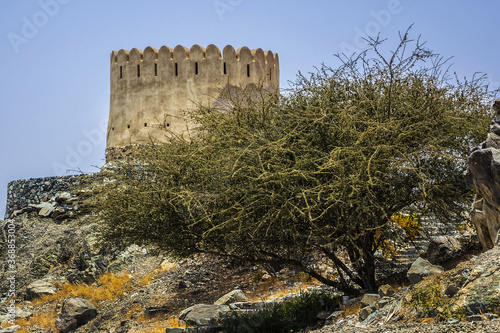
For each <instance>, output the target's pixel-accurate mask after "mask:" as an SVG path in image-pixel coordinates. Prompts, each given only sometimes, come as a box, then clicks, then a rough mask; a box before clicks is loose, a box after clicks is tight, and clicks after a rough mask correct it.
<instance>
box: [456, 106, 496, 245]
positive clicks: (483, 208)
mask: <svg viewBox="0 0 500 333" xmlns="http://www.w3.org/2000/svg"><path fill="white" fill-rule="evenodd" d="M493 109H494V110H495V112H496V113H497V115H496V117H495V119H494V120H493V121H492V123H491V126H490V133H489V134H488V137H487V139H486V141H485V142H483V143H482V144H481V145H480V146H479V147H478V148H477V149H476V150H475V151H474V152H472V154H471V155H470V156H469V160H468V166H469V168H468V171H467V173H466V176H465V179H466V182H467V185H468V186H469V187H470V188H472V189H473V190H474V192H475V193H476V199H475V200H474V204H473V207H472V214H471V219H472V222H473V223H474V225H475V227H476V229H477V234H478V237H479V240H480V241H481V243H482V245H483V247H484V248H485V249H491V248H492V247H493V246H495V244H496V243H497V242H498V237H497V236H498V230H499V229H500V100H497V101H495V104H494V105H493Z"/></svg>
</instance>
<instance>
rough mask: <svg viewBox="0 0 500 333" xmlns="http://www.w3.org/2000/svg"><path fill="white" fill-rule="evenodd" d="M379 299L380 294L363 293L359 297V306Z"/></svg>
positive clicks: (364, 305)
mask: <svg viewBox="0 0 500 333" xmlns="http://www.w3.org/2000/svg"><path fill="white" fill-rule="evenodd" d="M378 301H380V296H379V295H378V294H365V295H363V298H362V299H361V307H362V308H364V307H366V306H368V305H369V304H370V303H376V302H378Z"/></svg>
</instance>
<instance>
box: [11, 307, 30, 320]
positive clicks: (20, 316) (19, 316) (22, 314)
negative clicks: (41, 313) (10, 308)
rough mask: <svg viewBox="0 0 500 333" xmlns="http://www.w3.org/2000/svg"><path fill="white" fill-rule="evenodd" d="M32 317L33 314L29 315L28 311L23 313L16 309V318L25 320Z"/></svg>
mask: <svg viewBox="0 0 500 333" xmlns="http://www.w3.org/2000/svg"><path fill="white" fill-rule="evenodd" d="M32 315H33V313H31V312H29V311H24V310H23V309H21V308H17V307H16V312H15V316H16V318H20V319H26V318H29V317H31V316H32Z"/></svg>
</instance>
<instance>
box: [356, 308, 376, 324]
mask: <svg viewBox="0 0 500 333" xmlns="http://www.w3.org/2000/svg"><path fill="white" fill-rule="evenodd" d="M372 312H373V309H372V308H371V307H369V306H365V307H364V308H362V309H361V310H359V320H360V321H363V320H365V319H366V318H368V316H369V315H370V314H371V313H372Z"/></svg>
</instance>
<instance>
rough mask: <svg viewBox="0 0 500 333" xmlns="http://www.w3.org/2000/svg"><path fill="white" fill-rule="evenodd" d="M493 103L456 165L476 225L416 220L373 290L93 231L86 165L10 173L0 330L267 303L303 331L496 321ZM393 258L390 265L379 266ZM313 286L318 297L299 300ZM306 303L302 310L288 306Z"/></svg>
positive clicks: (443, 327)
mask: <svg viewBox="0 0 500 333" xmlns="http://www.w3.org/2000/svg"><path fill="white" fill-rule="evenodd" d="M495 109H496V110H497V112H499V116H498V117H497V118H495V120H494V121H493V122H492V126H491V133H490V134H489V136H488V138H487V140H486V141H485V142H484V143H483V144H482V145H481V147H478V148H477V149H476V150H475V151H474V152H473V153H472V155H471V157H470V159H469V166H470V167H469V172H468V174H467V176H466V178H467V182H468V184H469V185H470V186H471V188H473V189H474V191H475V192H476V193H477V197H476V200H475V203H474V207H473V208H474V209H473V212H472V214H471V216H472V222H473V224H474V226H475V227H476V229H477V235H476V231H475V229H471V228H468V227H467V223H460V225H459V228H458V229H442V228H438V227H437V226H436V225H435V223H434V222H433V220H432V219H427V220H425V221H423V222H424V223H423V232H422V234H421V235H420V237H417V239H416V240H414V241H413V242H412V243H408V244H399V245H400V247H398V248H396V249H395V250H397V251H395V253H394V256H393V257H391V258H384V257H380V258H379V259H378V260H379V261H378V262H379V263H380V265H379V266H378V275H377V276H378V277H379V282H380V288H379V290H378V293H377V294H369V293H365V292H364V291H360V292H361V295H359V297H349V296H358V295H343V294H342V293H340V292H339V291H338V290H336V289H335V288H333V287H327V286H322V285H320V284H319V283H317V282H314V281H313V280H312V279H311V278H310V277H309V276H308V275H306V274H302V273H299V272H296V271H294V270H293V268H292V267H274V269H270V268H269V267H259V266H254V265H250V264H245V263H241V262H236V261H233V260H223V259H220V258H212V257H209V256H202V255H198V256H195V257H193V258H190V259H182V260H181V259H175V258H170V257H166V256H164V255H162V254H161V253H156V252H155V250H154V249H148V248H141V247H139V246H131V247H127V248H121V247H119V246H118V245H117V244H110V243H105V242H102V241H100V239H99V237H98V235H99V223H98V219H97V216H96V214H95V213H94V212H92V211H89V210H87V209H86V208H85V207H87V205H86V204H85V200H84V199H82V198H83V196H81V195H80V194H81V193H85V191H86V190H85V188H86V186H87V184H88V182H91V181H92V179H93V177H95V176H71V177H56V178H43V179H32V180H22V181H16V182H12V183H11V184H9V189H8V192H9V193H8V195H9V199H8V203H7V215H6V220H5V221H0V223H1V225H2V233H0V247H1V251H0V260H1V262H2V263H3V265H1V266H0V293H1V304H0V321H1V324H2V329H0V333H3V332H39V333H49V332H54V333H55V332H116V333H125V332H130V333H135V332H170V333H175V332H187V333H190V332H191V333H194V332H219V331H220V330H221V327H222V326H224V325H226V326H227V325H228V323H229V322H233V323H235V327H236V328H235V330H233V331H236V332H243V331H244V332H279V331H280V330H279V329H273V330H269V329H267V330H266V327H263V326H262V325H264V323H269V320H270V319H269V318H273V317H272V316H273V315H275V316H276V314H279V316H278V317H283V316H286V315H288V316H290V314H292V315H291V316H292V317H293V316H296V317H294V318H291V320H301V321H304V323H307V324H306V326H304V327H303V328H301V329H302V330H303V331H311V332H313V331H314V332H318V333H330V332H422V331H425V332H474V331H481V332H498V331H500V319H499V316H500V264H499V262H498V258H499V256H500V246H498V241H499V240H498V229H500V168H499V165H500V153H499V152H500V150H499V149H500V101H497V102H496V103H495ZM82 191H83V192H82ZM464 222H466V221H464ZM457 226H458V225H457ZM481 245H482V249H484V251H481ZM395 267H396V268H398V269H399V274H392V275H391V269H394V268H395ZM269 273H271V274H269ZM325 273H328V274H334V273H335V272H334V271H332V270H331V271H328V270H326V271H325ZM316 294H319V295H322V296H321V297H320V298H319V301H320V302H319V303H320V304H316V303H318V299H317V298H316V299H315V298H314V297H313V298H309V301H308V302H312V301H314V299H315V301H314V302H316V303H315V304H312V303H310V304H308V303H305V301H304V300H303V298H304V295H306V296H307V295H316ZM342 296H344V297H342ZM306 298H307V297H306ZM304 299H305V298H304ZM327 299H328V301H326V300H327ZM332 300H334V301H335V303H331V301H332ZM273 311H274V314H273ZM280 311H281V312H280ZM294 311H295V312H294ZM311 311H312V321H311V318H309V319H307V320H308V321H306V320H305V319H303V318H300V319H299V318H298V316H299V315H298V314H299V313H300V314H302V313H305V312H311ZM231 318H232V319H231ZM278 319H279V318H278ZM278 319H276V320H278ZM288 319H290V318H288ZM288 319H287V320H288ZM272 320H274V319H271V321H272ZM186 325H187V326H189V327H186ZM266 325H267V324H266ZM233 326H234V325H233ZM283 327H285V326H283ZM226 331H228V332H233V331H229V330H228V329H227V328H226ZM288 331H290V330H289V329H288ZM295 331H297V330H295Z"/></svg>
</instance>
